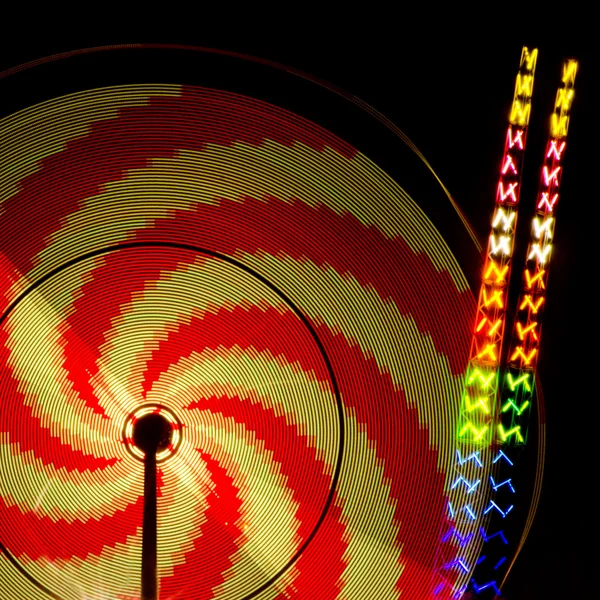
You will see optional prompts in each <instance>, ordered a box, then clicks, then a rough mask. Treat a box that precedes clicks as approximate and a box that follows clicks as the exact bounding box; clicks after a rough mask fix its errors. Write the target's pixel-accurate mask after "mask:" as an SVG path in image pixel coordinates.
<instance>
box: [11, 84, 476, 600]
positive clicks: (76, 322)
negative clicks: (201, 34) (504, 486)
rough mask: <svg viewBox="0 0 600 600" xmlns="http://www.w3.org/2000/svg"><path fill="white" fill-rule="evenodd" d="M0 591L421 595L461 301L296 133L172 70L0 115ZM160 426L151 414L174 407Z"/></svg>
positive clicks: (331, 140) (427, 248) (406, 205)
mask: <svg viewBox="0 0 600 600" xmlns="http://www.w3.org/2000/svg"><path fill="white" fill-rule="evenodd" d="M0 136H1V140H0V141H1V143H0V148H1V150H0V153H1V156H0V159H1V160H0V162H1V164H2V172H1V175H0V230H1V231H2V235H1V236H0V282H1V293H0V303H1V311H2V317H1V319H2V321H1V325H0V336H1V338H2V340H1V344H0V352H1V358H0V394H1V404H0V468H1V477H0V544H1V548H2V552H1V553H0V598H31V599H38V598H39V599H42V598H48V597H54V598H61V599H64V600H75V599H78V600H79V599H81V598H88V599H95V600H100V599H105V598H111V599H112V598H118V599H121V600H132V599H134V598H139V593H140V592H139V582H140V556H141V525H142V510H143V468H142V467H141V463H140V461H139V460H138V457H136V456H134V455H133V454H132V452H131V451H130V450H131V448H128V447H127V427H128V418H130V416H131V415H132V414H133V413H135V411H139V410H142V411H143V410H144V407H146V406H160V407H163V408H164V410H165V411H167V412H168V413H169V414H170V415H173V419H174V420H176V421H177V422H178V423H180V424H181V427H180V430H179V429H178V431H180V434H181V435H180V437H179V438H178V440H177V447H176V448H173V449H172V450H173V451H172V452H171V453H170V454H171V455H170V456H168V457H166V458H165V460H163V461H161V462H160V463H159V465H158V466H159V471H158V569H159V584H160V598H161V599H164V600H166V599H170V598H173V599H174V598H194V599H198V600H204V599H208V598H220V599H226V598H227V599H241V598H261V599H264V600H267V599H269V600H271V599H278V600H279V599H281V600H283V599H288V598H298V599H308V598H310V599H325V600H326V599H334V598H335V599H340V600H341V599H346V600H365V599H368V598H376V599H378V600H382V599H397V598H401V597H402V598H409V599H411V600H418V599H419V598H427V597H428V594H429V592H430V589H431V574H432V569H433V567H434V559H435V554H436V549H437V545H438V542H439V531H440V526H441V524H442V521H443V519H444V515H445V509H446V503H445V491H444V490H445V489H446V488H447V483H448V479H449V477H451V470H452V465H453V461H454V451H455V432H456V427H457V423H458V412H459V407H460V395H461V387H462V382H463V377H464V369H465V367H466V364H467V359H468V351H469V342H470V337H471V336H470V333H471V324H472V323H471V321H472V315H473V312H474V310H475V301H474V298H473V295H472V293H471V291H470V290H469V289H468V286H467V284H466V280H465V278H464V276H463V275H462V272H461V271H460V269H459V267H458V265H457V263H456V261H455V259H454V257H453V255H452V254H451V252H450V250H449V249H448V247H447V246H446V244H445V243H444V241H443V239H442V237H441V236H440V235H439V233H438V232H437V231H436V230H435V228H434V227H433V226H432V225H431V223H430V222H429V220H428V219H427V218H426V217H425V215H424V214H423V212H422V211H421V209H419V207H418V206H417V204H416V203H415V202H414V201H413V200H412V199H411V198H410V197H409V196H408V195H407V194H406V193H405V192H404V191H403V190H402V189H401V188H400V187H399V186H398V184H397V183H395V182H394V181H393V180H392V179H391V178H389V177H388V176H387V175H386V174H385V173H384V172H383V171H382V170H381V169H379V168H378V167H377V166H376V165H375V164H374V163H372V162H371V161H369V159H368V158H367V157H365V156H364V155H362V154H361V153H360V152H358V151H356V150H355V149H354V148H352V147H351V146H349V145H348V144H346V143H345V142H343V141H342V140H340V139H339V138H337V137H335V136H333V135H332V134H330V133H328V132H327V131H325V130H323V129H322V128H320V127H318V126H316V125H314V124H312V123H310V122H308V121H306V120H305V119H303V118H301V117H298V116H296V115H293V114H291V113H289V112H287V111H284V110H282V109H279V108H276V107H274V106H272V105H268V104H266V103H263V102H259V101H257V100H252V99H249V98H246V97H243V96H239V95H234V94H231V93H225V92H217V91H214V90H208V89H202V88H195V87H181V86H174V85H147V86H142V85H136V86H118V87H112V88H105V89H98V90H92V91H86V92H80V93H77V94H72V95H69V96H65V97H62V98H58V99H55V100H52V101H49V102H45V103H43V104H40V105H37V106H34V107H32V108H28V109H26V110H23V111H20V112H18V113H16V114H14V115H12V116H9V117H7V118H5V119H3V120H2V121H0ZM174 422H175V421H174Z"/></svg>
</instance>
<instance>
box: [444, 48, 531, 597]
mask: <svg viewBox="0 0 600 600" xmlns="http://www.w3.org/2000/svg"><path fill="white" fill-rule="evenodd" d="M537 55H538V51H537V49H533V50H529V48H527V47H523V50H522V52H521V60H520V64H519V72H518V74H517V78H516V83H515V91H514V98H513V103H512V106H511V110H510V115H509V126H508V129H507V133H506V141H505V145H504V153H503V158H502V163H501V167H500V178H499V181H498V187H497V192H496V203H495V209H494V214H493V217H492V225H491V231H490V235H489V238H488V244H487V251H486V255H485V263H484V267H483V273H482V283H481V287H480V290H479V297H478V302H477V312H476V318H475V325H474V331H473V336H472V341H471V350H470V354H469V363H468V366H467V371H466V376H465V382H464V391H463V395H462V404H461V410H460V415H459V419H458V431H457V449H456V462H455V465H454V473H453V476H452V478H451V479H450V480H449V490H448V515H447V523H446V525H445V529H444V531H443V533H442V538H441V541H440V551H439V553H438V558H437V561H436V570H435V572H434V580H433V595H434V596H436V597H440V598H460V597H461V596H462V594H463V592H464V591H465V589H466V587H467V585H468V581H469V578H470V575H471V574H472V572H473V570H474V569H475V565H476V561H477V559H478V557H479V549H480V547H481V545H482V543H483V542H485V535H484V529H483V528H482V523H483V522H484V521H486V520H487V515H488V513H489V511H490V506H489V505H488V504H487V502H488V498H489V497H490V496H491V495H492V493H493V484H492V483H491V482H493V481H494V479H493V476H492V475H489V472H493V471H495V469H496V467H497V464H496V463H497V462H498V460H499V459H500V458H501V457H499V456H498V455H497V452H496V453H494V452H493V451H492V449H491V447H490V446H491V443H492V441H493V432H494V429H495V406H496V398H497V395H498V385H499V379H500V378H499V367H500V360H501V357H502V343H503V338H504V330H505V318H506V305H507V301H508V297H507V296H508V282H509V278H510V270H511V264H512V251H513V238H514V234H515V230H516V224H517V210H518V205H519V196H520V190H521V177H522V165H523V156H524V152H525V145H526V140H527V127H528V124H529V117H530V113H531V95H532V92H533V81H534V74H535V66H536V61H537ZM490 479H491V481H490Z"/></svg>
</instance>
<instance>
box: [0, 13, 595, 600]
mask: <svg viewBox="0 0 600 600" xmlns="http://www.w3.org/2000/svg"><path fill="white" fill-rule="evenodd" d="M379 18H381V19H383V20H385V19H386V16H385V15H384V14H380V15H379ZM290 19H292V20H293V14H292V15H290ZM363 26H364V27H366V28H367V30H368V31H367V32H366V33H365V32H363V31H362V29H361V27H358V26H355V27H353V28H352V30H351V31H350V30H347V29H345V27H343V26H342V24H341V23H339V24H337V25H336V27H335V28H334V29H333V33H332V30H330V29H329V28H328V27H325V26H323V27H322V28H320V27H315V28H314V29H311V26H309V25H306V27H307V29H303V30H302V31H301V32H292V31H283V32H280V33H279V34H277V35H272V34H268V33H266V30H267V28H266V27H265V28H264V30H263V31H262V33H261V34H260V35H258V34H252V35H251V34H250V33H248V32H246V34H244V35H240V36H239V37H237V36H234V35H233V34H232V33H231V32H229V33H228V34H226V35H222V36H220V35H219V34H218V33H217V32H215V31H212V32H210V33H207V34H206V35H204V34H203V33H202V32H203V31H208V30H207V28H206V27H200V28H199V30H198V31H199V33H197V34H195V35H183V34H181V35H179V34H178V33H176V30H175V29H173V28H172V29H171V30H170V34H169V35H164V34H155V35H150V34H140V33H139V32H137V33H135V34H132V35H127V34H120V35H118V36H117V35H112V36H111V35H105V36H92V35H90V36H86V35H84V34H83V33H81V34H80V35H79V36H74V35H73V36H69V37H64V36H57V37H56V38H55V39H54V41H52V42H44V43H42V42H41V41H39V40H36V39H34V38H33V36H31V37H29V38H28V36H27V35H23V36H21V38H20V41H19V42H16V41H15V42H14V43H11V42H10V41H6V39H5V40H4V41H3V42H2V45H1V47H0V48H1V50H0V71H1V70H3V69H4V68H7V67H12V66H15V65H18V64H20V63H23V62H26V61H28V60H31V59H35V58H39V57H42V56H47V55H50V54H54V53H56V52H62V51H69V50H74V49H77V48H82V47H91V46H97V45H104V44H113V43H136V42H163V43H182V44H190V45H197V46H206V47H212V48H219V49H223V50H230V51H235V52H240V53H243V54H247V55H251V56H256V57H260V58H264V59H269V60H273V61H276V62H279V63H282V64H285V65H288V66H290V67H292V68H295V69H298V70H301V71H304V72H306V73H309V74H311V75H313V76H315V77H317V78H321V79H324V80H326V81H328V82H330V83H332V84H334V85H336V86H339V87H341V88H343V89H345V90H346V91H348V92H350V93H352V94H354V95H356V96H358V97H359V98H361V99H362V100H364V101H365V102H367V103H368V104H370V105H371V106H373V107H374V108H376V109H377V110H378V111H380V112H381V113H383V114H384V115H385V116H386V117H388V118H389V119H390V120H391V121H392V122H394V123H395V124H396V125H397V126H398V127H399V128H400V129H401V130H402V131H403V132H404V133H405V134H407V135H408V137H409V138H410V139H411V140H412V141H413V142H414V144H415V145H416V146H417V147H418V148H419V150H420V151H421V152H422V153H423V155H424V156H425V157H426V159H427V160H428V161H429V163H430V164H431V165H432V167H433V169H434V170H435V172H436V173H437V174H438V176H439V177H440V179H441V180H442V181H443V182H444V184H445V186H446V187H447V188H448V189H449V191H450V193H451V194H452V196H453V197H454V199H455V200H456V201H457V203H458V204H459V206H460V207H461V208H462V210H463V211H464V213H465V215H466V216H467V218H468V219H469V221H470V222H471V224H472V226H473V227H474V229H475V231H476V233H477V235H478V237H479V240H480V241H481V242H482V243H483V244H485V240H486V237H487V234H488V231H489V223H490V219H491V214H492V210H493V205H494V196H495V189H496V185H497V181H498V174H499V167H500V161H501V159H502V150H503V144H504V136H505V132H506V126H507V118H508V111H509V108H510V104H511V102H512V95H513V89H514V81H515V76H516V73H517V69H518V66H519V58H520V54H521V48H522V46H523V45H527V46H529V47H537V48H539V55H538V62H537V69H536V78H535V85H534V93H533V103H532V116H531V123H530V132H529V139H528V145H527V151H526V154H525V164H524V173H525V175H524V187H523V192H522V196H521V203H522V204H523V205H525V204H529V205H532V204H533V201H534V197H535V194H536V192H537V184H538V180H539V165H540V164H541V159H542V156H543V151H544V146H545V142H546V135H547V123H548V118H549V115H550V112H551V110H552V106H553V102H554V98H555V94H556V88H557V85H558V83H559V81H560V69H561V60H562V59H563V58H575V59H578V60H579V61H580V68H579V72H578V75H577V80H576V83H575V90H576V91H575V100H574V103H573V109H572V118H571V122H570V127H569V136H568V139H567V147H566V151H565V159H564V163H563V164H564V175H563V179H562V184H561V198H560V205H559V209H558V211H557V215H556V216H557V223H556V230H555V238H554V243H555V246H554V248H555V249H554V254H553V258H552V265H551V274H550V281H549V289H548V302H547V310H546V313H545V320H544V329H543V339H542V349H541V354H540V363H539V371H540V377H541V381H542V386H543V390H544V395H545V400H546V421H547V442H548V445H547V457H546V458H547V460H546V469H545V475H544V482H543V488H542V497H541V503H540V507H539V510H538V513H537V515H536V518H535V521H534V524H533V527H532V530H531V533H530V537H529V539H528V540H527V542H526V544H525V546H524V549H523V551H522V553H521V555H520V557H519V559H518V560H517V562H516V564H515V566H514V568H513V571H512V573H511V575H510V577H509V580H508V582H507V584H506V586H505V588H504V593H505V597H506V598H507V599H508V600H529V599H531V600H537V599H542V598H552V599H554V598H565V599H569V600H570V599H576V598H590V599H591V598H598V597H600V596H599V592H598V588H597V585H598V584H597V583H596V579H597V575H596V571H597V569H598V567H597V557H598V535H600V532H599V531H598V529H599V528H598V516H597V515H598V512H597V511H598V491H597V477H598V466H597V465H598V462H597V460H598V459H597V443H596V438H597V428H598V416H599V411H598V402H599V393H598V390H599V389H600V384H598V383H597V382H596V381H595V375H596V374H597V372H598V358H597V357H598V339H599V338H598V326H597V319H598V316H597V315H598V302H597V294H598V292H597V291H596V287H597V281H596V279H597V278H596V276H595V273H596V267H595V263H596V260H597V258H596V257H597V250H596V247H595V245H596V243H597V242H598V237H599V236H598V231H597V227H598V217H599V213H598V209H597V206H598V204H597V203H598V202H599V199H600V198H599V196H598V185H597V181H596V179H597V177H598V169H597V167H596V160H597V158H596V154H597V151H596V147H597V141H596V140H597V139H598V138H597V135H596V133H595V131H596V129H597V124H598V116H597V112H596V111H597V106H598V105H599V104H598V95H597V88H598V86H597V81H598V80H599V79H600V70H599V63H598V59H597V57H596V56H595V54H594V53H593V52H592V49H591V44H590V46H589V47H587V46H586V45H585V44H583V43H582V42H581V41H579V42H576V43H573V44H569V43H566V42H562V41H557V40H559V39H561V38H560V37H559V36H557V35H555V34H554V33H552V32H551V30H548V31H547V33H545V34H539V33H537V32H536V33H535V35H532V36H528V35H527V33H523V34H522V35H521V36H519V35H515V31H516V30H515V29H513V35H511V36H510V38H507V37H505V36H504V35H502V34H500V33H498V34H497V35H490V36H488V37H484V36H481V35H479V36H477V38H475V37H473V36H470V35H464V34H463V35H458V34H450V33H448V34H446V35H444V36H442V37H441V36H439V35H437V34H436V35H433V34H432V35H431V36H427V35H420V36H419V42H418V43H416V42H413V41H412V40H411V39H407V32H410V25H409V24H407V23H406V21H405V22H404V23H403V25H402V28H401V29H395V30H391V28H386V31H385V32H383V31H382V32H379V31H378V30H377V29H376V28H375V27H374V25H373V19H372V18H371V19H370V20H369V23H365V24H364V25H363ZM523 31H525V32H526V29H524V30H523ZM3 101H4V99H3V98H0V103H2V102H3ZM400 183H402V182H400ZM524 214H525V211H523V212H522V213H521V216H520V221H521V224H523V223H524V222H525V221H528V218H527V217H525V216H524ZM522 243H523V242H522ZM518 270H519V265H518V264H515V271H513V275H514V274H515V272H517V271H518ZM594 557H595V558H594ZM407 600H411V599H410V598H408V599H407Z"/></svg>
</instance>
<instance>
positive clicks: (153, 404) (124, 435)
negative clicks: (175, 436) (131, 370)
mask: <svg viewBox="0 0 600 600" xmlns="http://www.w3.org/2000/svg"><path fill="white" fill-rule="evenodd" d="M147 408H148V409H149V408H155V409H160V412H161V413H163V414H164V413H165V412H166V413H167V414H168V416H169V418H170V419H171V420H172V423H171V425H176V426H177V430H178V431H179V432H180V434H179V435H180V438H179V441H178V442H176V443H175V444H174V448H173V449H172V450H171V453H170V454H169V456H167V457H165V458H158V457H157V459H156V463H157V464H159V463H161V462H164V461H165V460H167V459H168V458H171V457H172V456H174V455H175V454H177V450H178V449H179V445H180V444H181V431H182V429H183V424H182V423H181V421H180V420H179V418H178V417H177V415H176V414H175V413H174V412H173V411H172V410H171V409H170V408H169V407H168V406H163V405H162V404H159V403H157V402H151V403H146V404H140V405H139V406H138V407H137V408H136V409H135V410H133V411H131V412H130V413H129V414H128V415H127V418H126V419H125V422H124V423H123V429H122V430H121V441H122V442H123V444H124V445H125V448H126V450H127V452H129V454H130V455H131V456H132V457H133V458H135V460H139V461H140V462H144V459H143V458H141V457H140V456H138V455H137V454H135V452H134V451H133V448H132V446H131V444H130V442H129V440H128V437H129V436H128V435H127V425H128V424H129V423H131V422H132V420H133V418H134V417H135V415H136V413H138V412H140V410H144V409H147Z"/></svg>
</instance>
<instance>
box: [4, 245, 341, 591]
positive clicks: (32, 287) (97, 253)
mask: <svg viewBox="0 0 600 600" xmlns="http://www.w3.org/2000/svg"><path fill="white" fill-rule="evenodd" d="M132 248H175V249H178V250H188V251H190V252H196V253H198V254H205V255H206V256H210V257H211V258H216V259H219V260H222V261H223V262H226V263H228V264H230V265H233V266H235V267H237V268H239V269H241V270H242V271H244V272H246V273H247V274H248V275H250V276H252V277H254V278H255V279H257V280H258V281H260V282H261V283H262V284H263V285H265V286H267V287H268V288H269V289H270V290H271V291H272V292H274V293H275V294H276V295H277V296H279V298H281V299H282V300H283V302H284V303H285V304H286V305H287V306H288V307H289V308H290V310H291V311H292V312H294V313H295V314H296V316H297V317H298V318H299V319H300V321H301V322H302V324H303V325H304V326H305V327H306V329H307V330H308V332H309V333H310V335H311V336H312V338H313V340H314V342H315V344H316V345H317V348H318V349H319V352H320V354H321V357H322V358H323V361H324V363H325V366H326V368H327V373H328V375H329V379H330V381H331V386H332V388H333V394H334V396H335V402H336V407H337V412H338V424H339V443H338V452H337V459H336V462H335V469H334V472H333V477H332V478H331V487H330V489H329V494H328V495H327V499H326V500H325V504H324V506H323V510H322V511H321V514H320V516H319V519H318V521H317V523H316V524H315V526H314V527H313V530H312V531H311V532H310V535H309V536H308V537H307V538H306V540H305V541H304V543H303V544H302V546H300V548H298V550H297V551H296V553H295V554H294V555H293V556H292V558H291V559H290V560H289V561H288V562H287V563H286V564H285V565H284V566H283V567H282V568H281V569H279V571H277V573H275V575H273V576H272V577H271V578H270V579H269V580H268V581H267V582H266V583H264V584H263V585H261V586H260V587H258V588H257V589H256V590H254V591H253V592H251V593H250V594H247V595H246V596H244V597H243V598H241V599H240V600H251V599H252V598H255V597H256V596H258V595H259V594H261V593H262V592H264V591H265V590H266V589H267V588H268V587H270V586H271V585H273V583H275V581H277V579H279V578H280V577H281V576H282V575H283V574H284V573H285V572H286V571H287V570H288V569H289V568H290V567H291V566H292V565H293V564H294V563H295V562H296V561H297V560H298V559H299V558H300V556H301V555H302V553H303V552H304V551H305V550H306V548H307V547H308V545H309V544H310V542H311V541H312V540H313V539H314V537H315V535H316V534H317V531H318V530H319V528H320V527H321V525H322V524H323V521H324V520H325V517H326V516H327V512H328V511H329V508H330V507H331V504H332V502H333V497H334V495H335V491H336V489H337V485H338V482H339V478H340V472H341V469H342V460H343V457H344V443H345V425H344V407H343V404H342V399H341V395H340V390H339V386H338V383H337V379H336V378H335V374H334V371H333V367H332V365H331V361H330V360H329V356H328V355H327V352H326V351H325V347H324V346H323V343H322V342H321V340H320V339H319V336H318V335H317V332H316V331H315V329H314V327H313V326H312V325H311V323H310V321H309V319H308V318H307V317H306V315H304V313H303V312H302V311H301V310H300V308H299V307H298V306H296V304H295V303H294V302H293V301H292V300H291V299H290V298H289V296H287V295H286V294H285V293H284V292H282V291H281V290H280V289H279V288H278V287H277V286H275V285H274V284H273V283H271V282H270V281H269V280H268V279H266V278H265V277H264V276H263V275H261V274H260V273H257V272H256V271H255V270H254V269H252V268H250V267H248V266H247V265H245V264H243V263H241V262H240V261H238V260H236V259H234V258H231V257H230V256H227V255H225V254H221V253H220V252H214V251H213V250H207V249H205V248H200V247H198V246H193V245H191V244H183V243H176V242H159V241H157V242H125V243H122V244H114V245H112V246H106V247H104V248H99V249H97V250H92V251H90V252H86V253H85V254H82V255H81V256H77V257H75V258H72V259H70V260H68V261H66V262H65V263H63V264H62V265H59V266H58V267H55V268H54V269H52V270H51V271H49V272H48V273H46V274H45V275H44V276H42V277H40V278H39V279H38V280H37V281H35V282H33V283H32V284H31V285H30V286H29V287H28V288H27V289H26V290H24V291H23V292H22V293H21V294H19V296H17V298H15V300H13V301H12V302H11V303H10V304H9V305H8V307H7V309H6V310H5V311H4V312H3V313H2V315H1V316H0V327H2V326H3V324H4V322H5V321H6V319H7V318H8V317H9V316H10V314H11V313H12V312H13V311H14V310H15V309H16V307H17V306H18V305H19V303H20V302H21V301H22V300H24V299H25V298H26V297H27V296H28V295H29V294H31V293H32V292H34V291H35V290H36V289H38V288H39V287H40V286H42V285H43V284H44V283H45V282H46V281H48V280H49V279H51V278H52V277H54V276H56V275H58V274H59V273H61V272H62V271H65V270H66V269H69V268H70V267H72V266H74V265H76V264H78V263H80V262H83V261H85V260H89V259H90V258H95V257H96V256H102V255H103V254H108V253H110V252H116V251H119V250H128V249H132ZM0 551H2V553H3V554H4V555H5V556H6V557H7V558H8V560H9V561H10V563H11V564H13V565H14V566H15V567H16V568H17V569H18V570H19V572H20V573H21V574H22V575H24V576H25V577H26V578H27V579H28V580H29V581H30V582H31V583H33V584H34V585H35V586H36V587H37V588H38V589H40V590H41V591H43V592H45V593H46V594H47V595H48V596H50V597H51V598H54V600H62V599H61V598H60V597H59V596H57V595H56V594H55V593H54V592H52V591H51V590H49V589H48V588H47V587H46V586H44V585H42V584H41V583H39V582H38V581H37V580H36V579H35V578H34V577H32V576H31V575H30V574H29V573H28V572H27V571H26V570H25V569H24V568H23V567H22V566H21V565H20V564H19V562H18V561H17V560H16V558H15V557H14V556H13V555H12V554H11V553H10V551H9V550H8V549H7V548H6V547H5V546H4V544H2V542H1V541H0Z"/></svg>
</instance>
